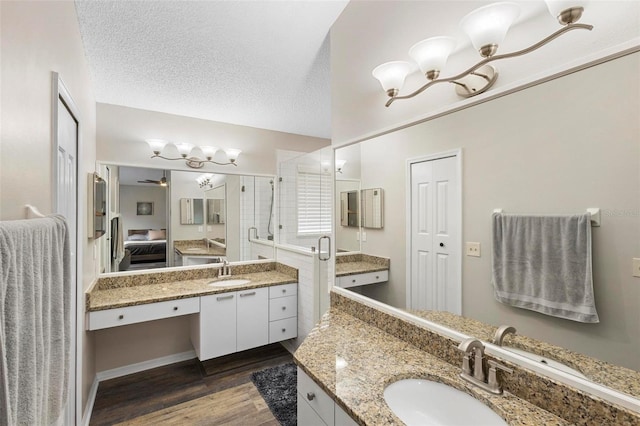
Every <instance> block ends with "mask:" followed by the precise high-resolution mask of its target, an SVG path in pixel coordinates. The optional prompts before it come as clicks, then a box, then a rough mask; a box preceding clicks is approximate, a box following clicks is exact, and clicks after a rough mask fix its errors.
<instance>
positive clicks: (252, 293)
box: [240, 291, 256, 297]
mask: <svg viewBox="0 0 640 426" xmlns="http://www.w3.org/2000/svg"><path fill="white" fill-rule="evenodd" d="M255 295H256V292H255V291H252V292H251V293H240V297H245V296H255Z"/></svg>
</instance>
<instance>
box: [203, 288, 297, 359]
mask: <svg viewBox="0 0 640 426" xmlns="http://www.w3.org/2000/svg"><path fill="white" fill-rule="evenodd" d="M297 297H298V296H297V284H296V283H293V284H283V285H279V286H273V287H261V288H254V289H247V290H238V291H234V292H225V293H218V294H214V295H210V296H202V297H200V314H199V315H194V316H193V317H192V319H191V342H192V343H193V346H194V348H195V350H196V354H197V355H198V358H199V359H200V360H201V361H204V360H206V359H210V358H215V357H219V356H222V355H227V354H230V353H234V352H240V351H244V350H247V349H251V348H257V347H259V346H264V345H267V344H269V343H274V342H279V341H281V340H286V339H291V338H293V337H296V336H297V335H298V315H297V307H298V299H297ZM275 301H277V302H275Z"/></svg>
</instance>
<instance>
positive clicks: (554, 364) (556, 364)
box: [502, 346, 587, 379]
mask: <svg viewBox="0 0 640 426" xmlns="http://www.w3.org/2000/svg"><path fill="white" fill-rule="evenodd" d="M502 348H503V349H506V350H508V351H509V352H513V353H515V354H518V355H522V356H523V357H526V358H529V359H531V360H533V361H537V362H540V363H542V364H544V365H548V366H549V367H553V368H555V369H558V370H560V371H564V372H565V373H569V374H573V375H574V376H578V377H580V378H583V379H586V378H587V377H586V376H585V375H584V374H582V373H581V372H579V371H578V370H576V369H574V368H571V367H569V366H568V365H564V364H563V363H561V362H558V361H555V360H553V359H551V358H547V357H544V356H542V355H536V354H534V353H531V352H527V351H524V350H522V349H517V348H510V347H508V346H503V347H502Z"/></svg>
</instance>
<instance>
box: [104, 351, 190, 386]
mask: <svg viewBox="0 0 640 426" xmlns="http://www.w3.org/2000/svg"><path fill="white" fill-rule="evenodd" d="M195 357H196V351H194V350H190V351H187V352H182V353H179V354H173V355H167V356H163V357H160V358H155V359H150V360H148V361H142V362H138V363H136V364H130V365H125V366H124V367H118V368H112V369H111V370H105V371H99V372H98V373H96V377H97V379H98V381H99V382H102V381H105V380H110V379H115V378H117V377H122V376H126V375H129V374H133V373H139V372H141V371H145V370H150V369H152V368H157V367H163V366H165V365H169V364H173V363H176V362H181V361H187V360H189V359H193V358H195Z"/></svg>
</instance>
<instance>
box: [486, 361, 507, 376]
mask: <svg viewBox="0 0 640 426" xmlns="http://www.w3.org/2000/svg"><path fill="white" fill-rule="evenodd" d="M487 363H489V367H491V368H496V369H498V370H502V371H504V372H507V373H509V374H511V373H513V370H512V369H511V368H509V367H507V366H506V365H502V364H500V363H499V362H497V361H494V360H492V359H490V360H488V361H487Z"/></svg>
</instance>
